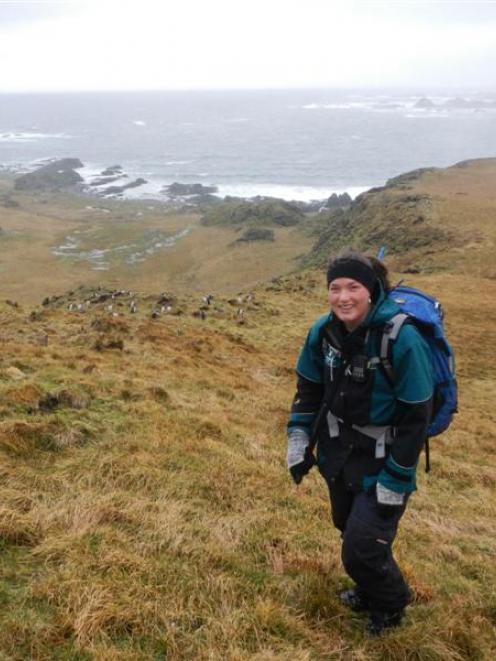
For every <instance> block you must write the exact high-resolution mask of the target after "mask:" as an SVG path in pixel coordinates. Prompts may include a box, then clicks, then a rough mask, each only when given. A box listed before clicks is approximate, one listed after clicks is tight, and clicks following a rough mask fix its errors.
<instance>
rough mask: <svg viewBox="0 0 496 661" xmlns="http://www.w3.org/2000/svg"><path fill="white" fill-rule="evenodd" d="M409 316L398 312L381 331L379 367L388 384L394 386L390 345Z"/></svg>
mask: <svg viewBox="0 0 496 661" xmlns="http://www.w3.org/2000/svg"><path fill="white" fill-rule="evenodd" d="M408 319H409V316H408V315H407V314H405V313H404V312H398V314H395V315H394V317H391V319H390V320H389V321H388V322H387V323H386V325H385V326H384V328H383V330H382V337H381V346H380V349H379V359H380V365H381V367H382V369H383V371H384V375H385V376H386V378H387V380H388V381H389V384H390V385H391V386H392V385H393V384H394V371H393V361H392V353H393V351H392V344H393V342H394V341H395V340H396V338H397V337H398V335H399V334H400V331H401V329H402V328H403V325H404V324H405V322H406V321H407V320H408Z"/></svg>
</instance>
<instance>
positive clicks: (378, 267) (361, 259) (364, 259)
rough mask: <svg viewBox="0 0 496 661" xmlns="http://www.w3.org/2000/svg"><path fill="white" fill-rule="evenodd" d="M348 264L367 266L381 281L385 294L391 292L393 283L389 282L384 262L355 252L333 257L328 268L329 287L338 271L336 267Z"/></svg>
mask: <svg viewBox="0 0 496 661" xmlns="http://www.w3.org/2000/svg"><path fill="white" fill-rule="evenodd" d="M346 262H358V263H359V264H363V265H365V266H367V267H368V268H369V269H371V270H372V271H373V273H374V274H375V276H376V278H377V280H379V282H380V284H381V285H382V288H383V289H384V291H385V292H388V291H390V289H391V283H390V282H389V274H388V269H387V267H386V265H385V264H384V262H381V261H380V260H379V259H377V257H373V256H372V255H368V254H366V253H361V252H357V251H355V250H348V251H346V252H343V253H341V254H340V255H338V256H337V257H333V258H332V259H331V260H330V262H329V264H328V267H327V284H328V285H329V282H330V279H331V277H332V273H333V272H334V271H335V270H336V267H339V266H340V265H341V264H344V263H346ZM376 296H377V293H376V292H375V291H374V295H373V298H376Z"/></svg>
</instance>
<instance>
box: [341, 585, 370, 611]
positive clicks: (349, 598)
mask: <svg viewBox="0 0 496 661" xmlns="http://www.w3.org/2000/svg"><path fill="white" fill-rule="evenodd" d="M339 600H340V601H341V603H342V604H343V605H344V606H347V607H348V608H350V609H351V610H352V611H355V613H361V612H363V611H366V610H368V609H369V603H368V599H367V597H366V596H365V595H364V593H363V592H362V591H361V590H360V588H349V589H348V590H343V592H340V593H339Z"/></svg>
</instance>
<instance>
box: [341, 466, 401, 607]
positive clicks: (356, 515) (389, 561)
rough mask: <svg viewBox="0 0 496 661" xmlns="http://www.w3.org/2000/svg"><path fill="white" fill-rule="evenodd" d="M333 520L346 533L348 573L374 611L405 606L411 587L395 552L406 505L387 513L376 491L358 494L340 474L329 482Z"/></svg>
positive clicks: (344, 548) (343, 551)
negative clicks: (377, 498)
mask: <svg viewBox="0 0 496 661" xmlns="http://www.w3.org/2000/svg"><path fill="white" fill-rule="evenodd" d="M328 487H329V495H330V499H331V511H332V520H333V523H334V525H335V527H336V528H338V529H339V530H341V532H342V539H343V544H342V549H341V557H342V560H343V565H344V567H345V569H346V572H347V574H348V575H349V576H350V577H351V578H352V579H353V580H354V581H355V583H356V585H357V587H358V588H359V590H360V591H361V592H362V593H363V594H364V595H365V597H366V598H367V600H368V602H369V604H370V609H371V610H380V611H394V610H399V609H401V608H404V607H405V606H406V605H407V604H408V602H409V601H410V598H411V593H410V590H409V588H408V586H407V584H406V582H405V579H404V578H403V575H402V573H401V570H400V568H399V567H398V565H397V564H396V561H395V559H394V557H393V553H392V544H393V542H394V539H395V537H396V533H397V531H398V523H399V521H400V519H401V517H402V515H403V513H404V511H405V507H406V506H403V507H399V508H396V507H395V508H393V509H392V510H388V512H391V511H392V514H388V515H387V516H384V513H383V512H381V509H380V508H379V507H378V505H377V502H376V497H375V493H365V492H359V493H354V492H353V491H350V490H348V489H347V488H346V485H345V483H344V481H343V480H342V479H341V477H338V478H336V479H334V480H332V481H328Z"/></svg>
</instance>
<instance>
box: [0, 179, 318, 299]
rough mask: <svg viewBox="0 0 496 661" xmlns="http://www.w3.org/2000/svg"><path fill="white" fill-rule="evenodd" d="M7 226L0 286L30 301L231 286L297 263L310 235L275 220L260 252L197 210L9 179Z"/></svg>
mask: <svg viewBox="0 0 496 661" xmlns="http://www.w3.org/2000/svg"><path fill="white" fill-rule="evenodd" d="M12 201H13V202H14V203H15V204H17V205H18V206H12ZM0 228H1V229H2V230H3V231H2V232H1V233H0V290H1V291H2V292H3V296H4V297H6V298H11V299H14V300H18V301H19V302H24V303H28V304H36V303H39V302H40V301H41V300H42V299H43V298H45V297H46V296H50V295H52V294H55V293H58V292H61V291H66V290H69V289H72V288H75V287H78V286H79V285H82V284H84V285H94V286H98V285H99V284H103V285H106V286H111V287H126V288H128V289H129V288H132V289H134V290H138V291H140V290H141V291H145V292H148V291H154V290H161V289H167V288H173V289H174V290H177V291H185V292H190V291H195V292H198V293H205V292H208V291H210V290H215V291H221V292H224V293H229V294H234V293H236V292H237V291H239V290H240V289H243V288H247V287H248V288H249V287H252V286H254V285H255V284H257V283H260V282H264V281H266V280H269V279H270V278H273V277H275V276H278V275H280V274H281V273H288V272H290V271H293V270H294V269H295V268H296V266H297V263H298V262H297V258H298V257H299V256H301V255H302V254H304V253H305V252H307V251H308V250H309V249H310V247H311V245H312V240H311V239H310V238H309V237H307V236H304V235H303V234H302V232H301V230H300V229H298V228H296V227H284V226H282V225H278V226H276V227H274V228H273V233H274V241H266V242H263V243H258V244H257V251H256V252H255V253H254V251H253V250H252V244H251V243H249V242H244V241H238V239H240V238H241V237H242V234H243V229H244V227H243V226H241V225H240V226H237V227H234V226H232V227H223V226H219V227H204V226H202V225H200V216H199V215H198V214H196V213H193V212H191V213H185V212H182V213H181V212H170V211H166V210H165V209H164V208H163V206H162V205H161V204H160V203H159V202H155V201H150V202H129V201H124V202H121V201H116V200H113V201H112V200H98V199H91V198H83V197H76V196H73V195H65V194H62V193H57V194H54V193H24V192H18V191H14V190H13V188H12V183H11V182H9V181H7V180H3V181H1V180H0ZM159 244H160V245H159ZM71 246H73V247H71ZM57 253H58V254H57Z"/></svg>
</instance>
